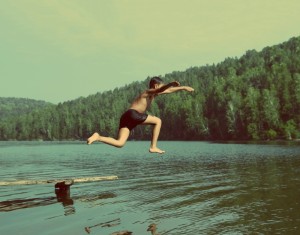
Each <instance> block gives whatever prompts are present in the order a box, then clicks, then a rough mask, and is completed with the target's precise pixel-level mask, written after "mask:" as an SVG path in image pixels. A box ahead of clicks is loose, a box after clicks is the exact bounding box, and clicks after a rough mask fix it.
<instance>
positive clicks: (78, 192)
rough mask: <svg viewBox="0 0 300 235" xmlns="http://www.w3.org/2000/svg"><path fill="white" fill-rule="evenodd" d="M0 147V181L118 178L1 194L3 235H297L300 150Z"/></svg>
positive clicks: (286, 145)
mask: <svg viewBox="0 0 300 235" xmlns="http://www.w3.org/2000/svg"><path fill="white" fill-rule="evenodd" d="M148 147H149V142H147V141H145V142H144V141H132V142H128V143H127V144H126V146H125V147H124V148H122V149H117V148H114V147H111V146H108V145H104V144H101V143H96V144H93V145H91V146H87V145H85V143H83V142H76V141H74V142H0V181H16V180H21V179H26V180H43V179H44V180H48V179H59V178H61V179H66V178H80V177H90V176H109V175H117V176H118V177H119V179H118V180H113V181H97V182H89V183H75V184H74V185H72V186H71V188H70V192H69V194H67V195H64V196H59V195H57V194H56V193H55V190H54V184H38V185H17V186H0V234H5V235H6V234H13V235H18V234H22V235H27V234H28V235H35V234H37V235H41V234H42V235H43V234H55V235H56V234H58V235H60V234H61V235H68V234H70V235H76V234H78V235H79V234H80V235H81V234H88V233H90V234H97V235H109V234H111V233H113V232H116V231H121V230H129V231H132V232H133V234H136V235H143V234H150V233H149V232H147V231H146V230H147V228H148V225H149V224H151V223H155V224H157V227H158V229H157V232H158V233H160V234H161V235H162V234H185V235H189V234H191V235H198V234H230V235H231V234H300V143H299V142H283V143H273V142H265V143H260V144H254V143H213V142H172V141H161V142H159V147H160V148H162V149H164V150H166V153H165V154H163V155H158V154H150V153H148Z"/></svg>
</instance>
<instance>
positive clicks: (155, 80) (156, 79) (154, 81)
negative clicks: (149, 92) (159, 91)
mask: <svg viewBox="0 0 300 235" xmlns="http://www.w3.org/2000/svg"><path fill="white" fill-rule="evenodd" d="M161 83H163V80H161V78H160V77H153V78H151V80H150V82H149V88H150V89H153V88H154V87H155V84H161Z"/></svg>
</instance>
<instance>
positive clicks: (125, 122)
mask: <svg viewBox="0 0 300 235" xmlns="http://www.w3.org/2000/svg"><path fill="white" fill-rule="evenodd" d="M177 91H189V92H192V91H194V89H193V88H192V87H188V86H180V83H179V82H176V81H175V82H171V83H169V84H164V83H163V81H162V80H161V79H160V78H159V77H153V78H152V79H151V80H150V82H149V89H148V90H145V91H144V92H143V93H141V94H140V95H139V96H138V97H137V98H136V99H135V100H134V101H133V103H132V104H131V106H130V108H129V109H128V110H127V111H126V112H125V113H123V115H122V116H121V118H120V125H119V133H118V138H117V139H114V138H111V137H105V136H101V135H100V134H99V133H97V132H95V133H94V134H93V135H92V136H91V137H90V138H88V139H87V144H92V143H93V142H95V141H100V142H103V143H105V144H109V145H112V146H115V147H118V148H121V147H123V146H124V145H125V143H126V141H127V139H128V137H129V134H130V131H131V130H132V129H133V128H135V127H136V126H137V125H141V124H142V125H153V132H152V141H151V145H150V148H149V152H150V153H164V152H165V151H163V150H161V149H159V148H158V147H157V140H158V136H159V133H160V128H161V119H160V118H158V117H155V116H151V115H148V114H146V113H145V112H146V110H147V108H148V107H149V106H150V105H151V102H152V101H153V99H154V98H155V97H156V96H157V95H162V94H170V93H173V92H177Z"/></svg>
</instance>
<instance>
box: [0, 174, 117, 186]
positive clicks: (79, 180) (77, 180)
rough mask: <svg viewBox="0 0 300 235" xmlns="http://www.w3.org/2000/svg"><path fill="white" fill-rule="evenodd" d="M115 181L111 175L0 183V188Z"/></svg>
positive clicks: (114, 176)
mask: <svg viewBox="0 0 300 235" xmlns="http://www.w3.org/2000/svg"><path fill="white" fill-rule="evenodd" d="M116 179H118V176H116V175H111V176H96V177H83V178H73V179H53V180H17V181H0V186H10V185H30V184H51V183H59V182H66V183H67V184H73V183H85V182H95V181H104V180H116Z"/></svg>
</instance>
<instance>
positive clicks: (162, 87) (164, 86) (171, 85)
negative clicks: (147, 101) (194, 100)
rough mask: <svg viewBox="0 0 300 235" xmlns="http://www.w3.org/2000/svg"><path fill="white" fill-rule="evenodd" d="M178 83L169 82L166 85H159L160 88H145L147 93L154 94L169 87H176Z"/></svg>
mask: <svg viewBox="0 0 300 235" xmlns="http://www.w3.org/2000/svg"><path fill="white" fill-rule="evenodd" d="M179 85H180V83H179V82H170V83H168V84H166V85H163V86H161V87H160V88H156V89H149V90H147V93H148V94H151V95H154V94H163V93H164V92H165V91H166V90H168V89H170V88H172V87H173V88H175V87H178V86H179Z"/></svg>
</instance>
